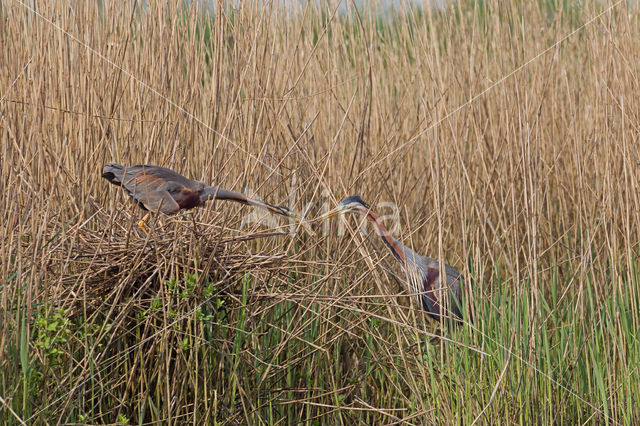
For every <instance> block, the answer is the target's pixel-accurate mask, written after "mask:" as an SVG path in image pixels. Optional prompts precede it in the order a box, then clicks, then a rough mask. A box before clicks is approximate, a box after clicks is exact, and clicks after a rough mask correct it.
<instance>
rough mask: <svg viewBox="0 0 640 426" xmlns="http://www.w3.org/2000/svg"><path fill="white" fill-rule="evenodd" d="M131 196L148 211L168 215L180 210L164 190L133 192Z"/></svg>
mask: <svg viewBox="0 0 640 426" xmlns="http://www.w3.org/2000/svg"><path fill="white" fill-rule="evenodd" d="M131 196H132V197H133V198H134V199H135V200H137V201H138V202H140V203H142V204H143V205H144V207H145V208H146V209H147V210H149V211H153V212H155V211H160V212H162V213H164V214H167V215H169V214H174V213H177V212H178V210H180V206H179V205H178V203H177V202H176V200H174V199H173V197H172V196H171V194H170V193H169V192H168V191H165V190H149V191H134V192H133V193H132V194H131Z"/></svg>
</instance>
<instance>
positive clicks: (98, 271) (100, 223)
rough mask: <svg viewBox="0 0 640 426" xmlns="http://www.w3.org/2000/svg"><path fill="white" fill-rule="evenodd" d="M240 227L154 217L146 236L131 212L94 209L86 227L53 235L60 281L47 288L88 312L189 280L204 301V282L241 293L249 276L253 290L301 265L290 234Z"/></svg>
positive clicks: (50, 257) (50, 261)
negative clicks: (241, 283) (290, 253)
mask: <svg viewBox="0 0 640 426" xmlns="http://www.w3.org/2000/svg"><path fill="white" fill-rule="evenodd" d="M189 216H190V215H189ZM210 219H212V220H210ZM237 222H238V221H237V220H235V218H231V219H230V218H229V217H228V215H224V214H217V215H216V214H215V213H214V215H213V218H207V221H206V222H204V221H202V222H199V221H197V220H196V219H195V216H191V218H189V217H188V216H185V215H178V216H176V217H172V218H156V220H153V221H152V226H151V227H150V231H149V234H148V235H145V234H143V233H142V232H141V231H140V230H139V229H138V227H137V226H136V224H135V223H136V221H135V213H133V212H132V211H117V212H115V213H109V212H107V211H106V210H104V209H96V210H95V213H94V214H93V215H92V216H91V218H90V219H89V220H85V221H82V222H81V221H78V220H73V221H71V222H70V223H68V224H67V225H68V226H66V227H65V228H64V229H62V230H58V231H55V230H52V232H51V235H54V237H53V238H52V239H51V240H50V241H49V247H48V248H47V250H46V253H47V260H46V263H47V271H48V273H49V274H50V276H55V277H57V279H56V280H53V281H54V282H55V283H56V284H54V285H52V286H48V290H49V295H48V296H49V300H51V299H52V298H54V299H55V301H56V303H55V304H56V305H58V306H65V307H67V308H71V309H72V311H76V310H78V309H81V310H83V311H85V312H87V311H89V312H91V311H95V310H97V309H102V308H104V307H105V305H108V306H113V305H114V304H115V303H117V302H118V301H122V300H125V299H126V300H130V299H131V298H144V297H145V296H143V295H144V294H157V293H158V291H159V288H160V285H161V284H163V283H171V282H173V285H174V286H175V285H177V286H178V287H180V286H181V285H182V284H181V283H182V281H184V280H183V278H185V277H189V280H190V281H195V284H197V285H195V286H194V285H193V283H191V285H192V286H193V287H194V288H192V289H190V290H189V291H191V292H194V293H196V294H199V293H201V292H202V287H203V286H204V284H205V283H206V284H207V285H208V286H209V287H211V286H214V287H216V288H217V290H219V291H237V289H236V290H234V283H236V284H237V283H238V281H239V280H241V279H242V278H243V277H247V276H249V275H250V276H251V282H252V285H255V286H259V285H260V284H261V283H267V282H270V281H271V280H272V279H273V278H274V277H278V276H283V275H286V273H287V271H288V270H289V269H288V267H289V266H291V265H293V264H295V263H296V259H295V258H292V257H290V256H288V255H287V253H286V252H287V247H288V242H290V241H291V238H292V235H291V234H292V232H291V230H290V229H289V227H288V226H286V227H283V228H278V229H258V228H256V227H254V228H244V229H243V228H238V223H237ZM56 240H58V241H56ZM48 281H49V282H51V281H52V280H51V279H50V278H49V280H48Z"/></svg>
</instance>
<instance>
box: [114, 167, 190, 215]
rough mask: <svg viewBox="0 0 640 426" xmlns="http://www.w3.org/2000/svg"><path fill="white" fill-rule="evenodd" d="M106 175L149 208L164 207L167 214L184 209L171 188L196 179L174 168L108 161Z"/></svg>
mask: <svg viewBox="0 0 640 426" xmlns="http://www.w3.org/2000/svg"><path fill="white" fill-rule="evenodd" d="M102 176H103V177H104V178H105V179H107V180H109V182H111V183H112V184H114V185H121V186H122V187H123V188H124V189H125V190H126V191H127V193H128V194H129V195H130V196H131V197H132V198H133V199H134V200H136V201H138V202H139V203H141V204H142V205H143V206H144V208H145V209H147V210H151V211H161V212H162V213H164V214H173V213H176V212H177V211H178V210H180V206H179V205H178V203H177V201H176V200H175V199H174V197H173V196H172V194H171V193H170V192H169V191H168V189H172V190H176V189H177V188H180V187H181V184H183V183H187V184H191V183H193V182H194V181H191V180H190V179H187V178H185V177H184V176H181V175H179V174H177V173H176V172H174V171H173V170H170V169H167V168H164V167H159V166H147V165H137V166H131V167H124V166H121V165H120V164H115V163H107V164H106V165H105V167H104V173H103V174H102Z"/></svg>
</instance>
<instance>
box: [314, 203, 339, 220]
mask: <svg viewBox="0 0 640 426" xmlns="http://www.w3.org/2000/svg"><path fill="white" fill-rule="evenodd" d="M343 211H344V206H338V207H336V208H335V209H333V210H329V211H328V212H326V213H325V214H323V215H320V216H318V217H316V218H315V219H311V220H310V221H309V222H311V223H315V222H320V221H323V220H326V219H329V218H330V217H333V216H335V215H338V214H340V213H342V212H343Z"/></svg>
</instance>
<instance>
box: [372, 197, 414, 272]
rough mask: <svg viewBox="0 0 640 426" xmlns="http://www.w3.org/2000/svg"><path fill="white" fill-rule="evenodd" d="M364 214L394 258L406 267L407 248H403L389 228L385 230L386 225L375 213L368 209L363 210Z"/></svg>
mask: <svg viewBox="0 0 640 426" xmlns="http://www.w3.org/2000/svg"><path fill="white" fill-rule="evenodd" d="M362 212H363V213H365V215H366V216H367V219H369V221H370V222H371V223H372V224H373V228H374V229H375V230H376V234H378V236H379V237H380V238H381V239H382V241H383V242H384V244H385V245H386V246H387V248H388V249H389V250H390V251H391V254H392V255H393V257H395V258H396V259H397V260H398V261H399V262H400V263H401V264H403V265H404V263H405V262H406V260H407V258H406V255H405V249H406V247H405V246H403V245H402V244H401V243H400V242H399V241H398V240H396V239H395V238H393V237H392V236H391V234H389V231H387V228H385V226H384V224H383V223H382V221H381V220H380V218H379V217H378V215H376V214H375V213H374V212H372V211H371V210H368V209H364V208H363V210H362Z"/></svg>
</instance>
